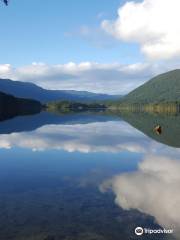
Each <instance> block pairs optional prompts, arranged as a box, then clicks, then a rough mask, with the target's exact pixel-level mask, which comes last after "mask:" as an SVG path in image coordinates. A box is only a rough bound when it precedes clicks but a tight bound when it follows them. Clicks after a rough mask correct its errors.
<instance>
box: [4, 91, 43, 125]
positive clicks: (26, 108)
mask: <svg viewBox="0 0 180 240" xmlns="http://www.w3.org/2000/svg"><path fill="white" fill-rule="evenodd" d="M41 108H42V106H41V103H40V102H38V101H35V100H31V99H24V98H16V97H14V96H12V95H8V94H5V93H3V92H0V120H1V121H2V120H5V119H8V118H12V117H14V116H18V115H29V114H34V113H39V112H40V111H41Z"/></svg>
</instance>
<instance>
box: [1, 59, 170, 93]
mask: <svg viewBox="0 0 180 240" xmlns="http://www.w3.org/2000/svg"><path fill="white" fill-rule="evenodd" d="M169 68H171V66H169ZM165 70H167V67H166V66H159V65H156V64H154V65H152V64H148V63H136V64H130V65H122V64H120V63H111V64H100V63H93V62H81V63H79V64H77V63H74V62H69V63H67V64H57V65H49V64H46V63H36V62H34V63H32V64H31V65H27V66H22V67H18V68H15V67H13V66H11V65H10V64H2V65H0V78H10V79H13V80H19V81H24V82H32V83H35V84H37V85H39V86H41V87H44V88H47V89H62V90H82V91H90V92H96V93H108V94H125V93H127V92H129V91H131V90H133V89H134V88H136V87H137V86H139V85H141V84H142V83H144V82H145V81H147V80H149V79H150V78H151V77H152V76H154V75H156V74H158V73H161V72H162V71H165Z"/></svg>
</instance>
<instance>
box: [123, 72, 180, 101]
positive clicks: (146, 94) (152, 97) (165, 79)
mask: <svg viewBox="0 0 180 240" xmlns="http://www.w3.org/2000/svg"><path fill="white" fill-rule="evenodd" d="M176 101H177V102H180V70H179V69H178V70H173V71H170V72H167V73H164V74H161V75H158V76H157V77H154V78H152V79H151V80H150V81H148V82H146V83H145V84H143V85H142V86H140V87H138V88H136V89H135V90H133V91H132V92H130V93H129V94H128V95H126V96H125V97H124V98H123V102H125V103H130V104H134V103H145V104H148V103H161V102H176Z"/></svg>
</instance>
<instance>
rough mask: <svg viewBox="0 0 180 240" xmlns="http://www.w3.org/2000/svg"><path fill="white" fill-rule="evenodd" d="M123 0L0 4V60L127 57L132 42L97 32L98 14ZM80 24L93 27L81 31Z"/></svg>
mask: <svg viewBox="0 0 180 240" xmlns="http://www.w3.org/2000/svg"><path fill="white" fill-rule="evenodd" d="M43 2H44V3H45V4H43ZM124 2H125V1H123V0H111V1H110V0H91V1H84V0H76V1H73V0H54V1H52V0H46V1H41V0H40V1H37V0H31V1H21V0H10V4H9V6H8V7H5V6H3V5H2V4H1V5H2V6H0V16H1V22H0V36H1V37H0V53H1V58H0V63H1V64H3V63H10V64H13V65H14V66H20V65H25V64H29V63H32V62H34V61H36V62H46V63H49V64H57V63H66V62H69V61H73V62H82V61H94V62H100V63H104V62H106V63H111V62H123V63H132V62H134V61H139V60H140V54H139V51H138V47H137V46H136V45H135V44H127V43H126V44H125V43H124V44H123V43H121V44H119V42H118V41H117V40H113V38H112V37H110V36H106V35H105V34H104V35H103V36H101V33H100V32H99V31H100V30H99V28H100V24H101V21H102V19H103V18H110V19H111V18H112V19H113V18H115V17H116V15H117V9H118V7H119V6H121V5H122V4H123V3H124ZM84 28H88V29H90V31H93V36H92V34H90V33H89V36H87V35H85V36H84V35H83V33H82V32H81V31H83V29H84Z"/></svg>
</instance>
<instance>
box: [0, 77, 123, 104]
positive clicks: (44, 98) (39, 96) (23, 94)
mask: <svg viewBox="0 0 180 240" xmlns="http://www.w3.org/2000/svg"><path fill="white" fill-rule="evenodd" d="M0 91H2V92H5V93H8V94H12V95H14V96H16V97H20V98H30V99H35V100H38V101H40V102H42V103H47V102H50V101H57V100H68V101H79V102H81V101H104V100H115V99H118V98H120V96H119V95H107V94H96V93H90V92H86V91H71V90H70V91H66V90H47V89H43V88H41V87H39V86H37V85H35V84H33V83H28V82H20V81H12V80H10V79H0Z"/></svg>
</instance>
